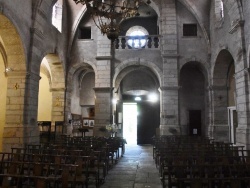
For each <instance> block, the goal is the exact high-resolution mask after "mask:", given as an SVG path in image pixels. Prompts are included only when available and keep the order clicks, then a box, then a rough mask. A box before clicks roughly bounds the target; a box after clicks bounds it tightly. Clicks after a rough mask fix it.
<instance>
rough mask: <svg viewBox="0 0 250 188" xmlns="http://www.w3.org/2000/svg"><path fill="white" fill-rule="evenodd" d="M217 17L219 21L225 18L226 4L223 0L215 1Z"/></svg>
mask: <svg viewBox="0 0 250 188" xmlns="http://www.w3.org/2000/svg"><path fill="white" fill-rule="evenodd" d="M215 16H216V20H217V21H219V20H221V19H222V18H224V4H223V2H222V0H215Z"/></svg>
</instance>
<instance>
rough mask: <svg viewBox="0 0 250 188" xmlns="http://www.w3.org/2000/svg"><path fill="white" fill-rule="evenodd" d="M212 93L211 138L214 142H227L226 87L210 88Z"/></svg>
mask: <svg viewBox="0 0 250 188" xmlns="http://www.w3.org/2000/svg"><path fill="white" fill-rule="evenodd" d="M211 89H212V93H213V125H212V127H213V129H212V131H213V138H214V139H215V140H216V141H224V142H229V125H228V112H227V107H228V105H227V104H228V97H227V93H228V88H227V87H226V86H212V87H211Z"/></svg>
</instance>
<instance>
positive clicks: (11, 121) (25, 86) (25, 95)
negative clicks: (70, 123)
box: [3, 72, 40, 151]
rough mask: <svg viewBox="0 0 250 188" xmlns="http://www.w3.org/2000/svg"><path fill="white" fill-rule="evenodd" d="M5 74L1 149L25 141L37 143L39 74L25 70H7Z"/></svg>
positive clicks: (4, 149)
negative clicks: (5, 90)
mask: <svg viewBox="0 0 250 188" xmlns="http://www.w3.org/2000/svg"><path fill="white" fill-rule="evenodd" d="M7 76H8V81H7V83H8V87H7V102H6V124H5V127H4V131H3V151H10V149H11V147H23V146H24V145H25V144H27V143H39V130H38V126H37V103H38V86H39V80H40V76H39V75H35V74H27V73H26V72H9V73H8V75H7Z"/></svg>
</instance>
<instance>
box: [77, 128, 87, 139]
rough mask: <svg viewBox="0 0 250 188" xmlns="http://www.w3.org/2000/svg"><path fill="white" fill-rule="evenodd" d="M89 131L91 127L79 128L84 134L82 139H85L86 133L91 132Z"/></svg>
mask: <svg viewBox="0 0 250 188" xmlns="http://www.w3.org/2000/svg"><path fill="white" fill-rule="evenodd" d="M89 129H90V127H87V126H85V127H82V128H79V129H78V131H79V132H81V133H82V137H85V133H86V132H89Z"/></svg>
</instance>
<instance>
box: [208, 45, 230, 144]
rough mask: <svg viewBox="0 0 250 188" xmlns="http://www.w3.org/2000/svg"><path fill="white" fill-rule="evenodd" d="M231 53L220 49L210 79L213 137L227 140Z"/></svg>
mask: <svg viewBox="0 0 250 188" xmlns="http://www.w3.org/2000/svg"><path fill="white" fill-rule="evenodd" d="M234 64H235V62H234V58H233V56H232V55H231V53H230V52H229V51H228V50H226V49H223V50H221V51H220V52H219V53H218V55H217V57H216V61H215V65H214V68H213V71H212V72H213V79H212V85H211V88H210V89H211V90H212V108H213V109H212V110H213V112H212V114H213V123H212V124H213V137H214V138H215V139H216V140H221V141H229V128H228V114H227V107H228V88H229V86H228V83H229V81H228V80H229V70H230V66H231V65H234Z"/></svg>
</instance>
